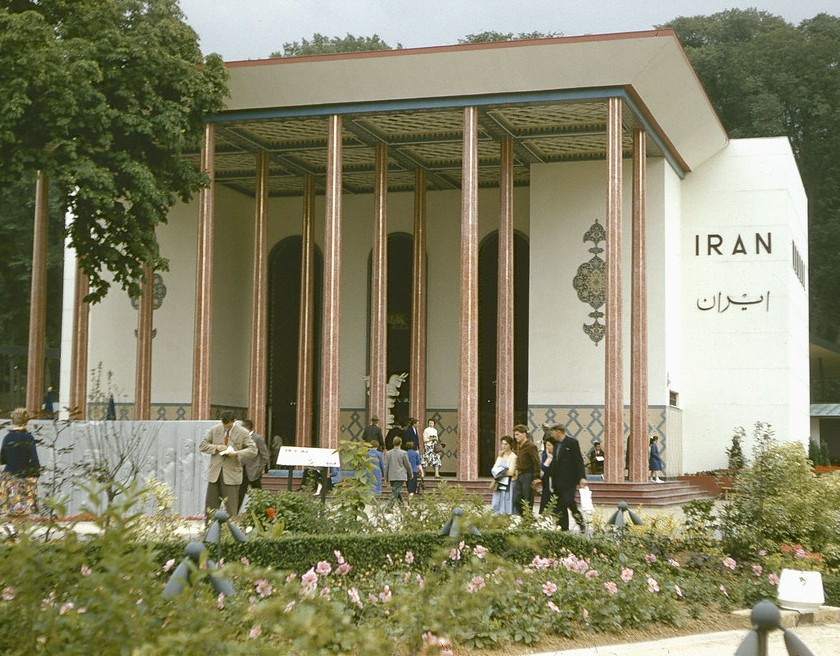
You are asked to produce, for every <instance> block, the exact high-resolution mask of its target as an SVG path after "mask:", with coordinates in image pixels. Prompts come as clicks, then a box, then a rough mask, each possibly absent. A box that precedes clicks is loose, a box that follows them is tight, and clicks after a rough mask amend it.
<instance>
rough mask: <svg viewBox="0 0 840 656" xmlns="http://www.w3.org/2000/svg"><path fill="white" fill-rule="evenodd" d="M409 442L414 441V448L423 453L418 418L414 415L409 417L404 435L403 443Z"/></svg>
mask: <svg viewBox="0 0 840 656" xmlns="http://www.w3.org/2000/svg"><path fill="white" fill-rule="evenodd" d="M409 442H414V448H415V449H417V450H418V451H419V452H420V454H421V455H422V454H423V445H422V444H420V433H418V432H417V420H416V419H415V418H414V417H409V418H408V424H407V428H406V429H405V435H404V436H403V444H408V443H409Z"/></svg>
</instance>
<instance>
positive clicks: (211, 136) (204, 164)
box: [191, 123, 216, 420]
mask: <svg viewBox="0 0 840 656" xmlns="http://www.w3.org/2000/svg"><path fill="white" fill-rule="evenodd" d="M215 154H216V126H215V125H214V124H212V123H207V124H206V125H205V126H204V146H203V147H202V149H201V170H202V171H204V172H205V173H206V174H207V176H208V177H209V178H210V182H209V185H208V186H207V187H202V188H201V191H199V194H198V254H197V257H196V284H195V333H194V338H193V380H192V397H193V400H192V417H191V419H193V420H197V419H210V355H211V353H210V342H211V327H212V325H213V322H212V311H213V224H214V223H215V220H214V219H215V206H214V193H215V180H214V178H215Z"/></svg>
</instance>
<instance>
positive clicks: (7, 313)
mask: <svg viewBox="0 0 840 656" xmlns="http://www.w3.org/2000/svg"><path fill="white" fill-rule="evenodd" d="M34 214H35V178H34V176H33V175H31V174H30V175H27V176H26V177H25V179H23V180H20V181H19V182H16V183H13V184H10V185H9V186H8V187H6V188H2V189H0V326H2V327H3V328H2V330H0V335H2V337H0V407H3V408H7V409H9V408H14V407H17V406H19V405H23V404H24V403H25V401H24V389H25V385H24V384H23V381H24V377H25V372H26V344H27V342H28V341H29V302H30V294H29V287H30V280H31V276H32V239H33V232H32V217H33V216H34ZM63 219H64V217H63V215H62V213H61V208H60V207H59V204H58V202H57V200H56V198H55V197H51V198H50V203H49V229H48V233H47V238H48V242H49V243H48V245H47V290H46V292H47V301H46V302H47V307H48V308H52V309H54V310H55V311H52V310H50V311H48V312H47V314H46V326H45V328H46V330H45V332H46V335H45V338H46V341H45V343H46V347H47V348H48V349H50V348H55V349H58V348H59V346H60V341H61V292H62V276H63V273H64V272H63V269H62V266H63V257H62V255H63V249H64V240H63V231H64V221H63ZM48 362H50V363H53V362H55V360H48ZM47 370H48V371H49V370H50V367H49V365H48V368H47ZM56 373H57V372H56ZM57 383H58V379H57V376H52V377H49V378H48V379H47V384H53V385H56V384H57Z"/></svg>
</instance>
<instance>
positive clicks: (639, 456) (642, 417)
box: [628, 129, 648, 482]
mask: <svg viewBox="0 0 840 656" xmlns="http://www.w3.org/2000/svg"><path fill="white" fill-rule="evenodd" d="M646 157H647V141H646V135H645V132H644V130H639V129H636V130H634V131H633V230H632V232H633V245H632V251H633V254H632V262H633V275H632V281H631V286H632V298H631V308H630V460H629V462H630V467H629V472H628V473H629V477H630V480H631V481H636V482H639V481H645V480H647V472H648V462H647V453H648V436H647V435H648V416H647V415H648V354H647V344H648V329H647V237H646V223H647V222H646V217H645V179H646V174H647V161H646Z"/></svg>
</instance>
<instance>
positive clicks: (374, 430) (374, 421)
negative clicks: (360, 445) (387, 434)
mask: <svg viewBox="0 0 840 656" xmlns="http://www.w3.org/2000/svg"><path fill="white" fill-rule="evenodd" d="M373 440H376V441H377V443H378V444H379V450H380V451H384V450H385V438H384V437H382V429H381V428H379V417H377V416H376V415H373V417H371V418H370V425H368V426H367V427H366V428H365V430H364V432H363V433H362V442H364V443H365V444H370V442H371V441H373Z"/></svg>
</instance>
